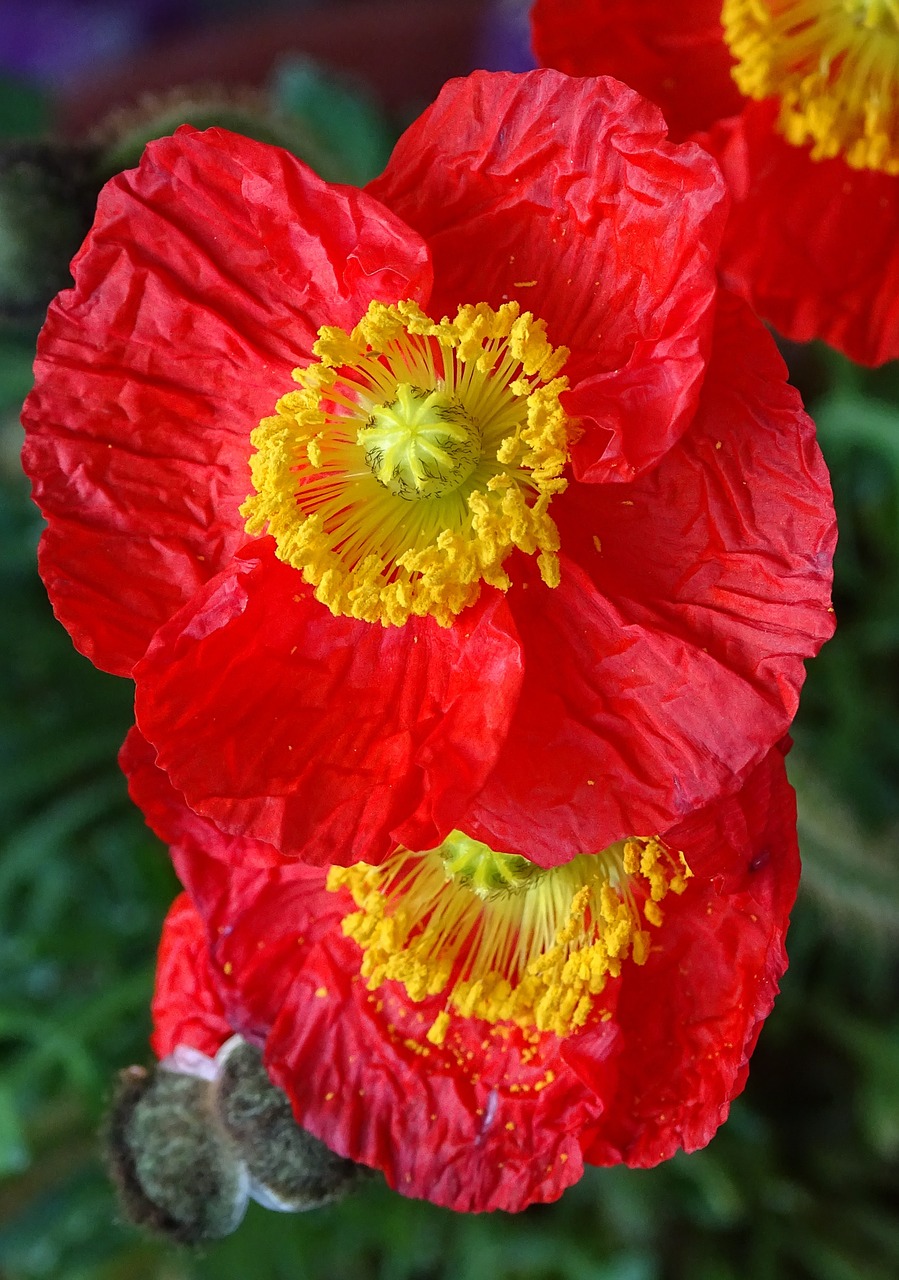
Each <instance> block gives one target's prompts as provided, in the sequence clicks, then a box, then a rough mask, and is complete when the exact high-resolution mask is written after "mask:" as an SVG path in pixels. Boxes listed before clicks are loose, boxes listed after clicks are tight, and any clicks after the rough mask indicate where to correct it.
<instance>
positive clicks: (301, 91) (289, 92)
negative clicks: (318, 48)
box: [272, 58, 395, 186]
mask: <svg viewBox="0 0 899 1280" xmlns="http://www.w3.org/2000/svg"><path fill="white" fill-rule="evenodd" d="M272 96H273V99H274V104H275V106H276V108H278V109H279V110H281V111H283V112H285V114H287V115H291V116H295V117H297V118H298V119H299V120H300V121H301V122H302V124H303V125H304V126H305V127H306V129H307V130H308V131H309V133H310V134H311V135H312V136H313V138H314V139H315V140H316V142H317V143H318V145H319V147H320V150H321V158H320V160H319V162H318V164H317V165H316V168H318V171H319V172H320V173H321V175H322V177H323V178H327V179H328V181H329V182H348V183H353V184H354V185H356V186H363V185H364V184H365V183H366V182H369V181H370V180H371V179H372V178H374V177H376V176H377V175H378V174H379V173H380V172H381V170H382V169H383V168H384V166H385V164H386V163H387V160H388V159H389V157H390V151H391V148H392V146H393V143H394V141H395V133H394V131H393V130H392V129H391V128H390V126H389V124H388V123H387V120H386V118H385V117H384V115H383V113H382V112H381V111H380V110H379V108H378V107H377V106H376V104H375V102H374V100H373V99H372V98H371V96H370V95H369V94H368V93H367V92H366V90H365V89H364V87H363V86H362V85H357V84H354V83H352V82H351V81H349V80H348V79H345V78H338V77H337V76H335V75H333V74H331V73H329V72H327V71H324V70H323V69H322V68H321V67H319V66H318V65H317V64H316V63H314V62H312V61H311V60H310V59H308V58H292V59H290V60H289V61H287V62H284V63H282V64H281V66H280V67H279V69H278V71H277V73H276V76H275V80H274V84H273V86H272Z"/></svg>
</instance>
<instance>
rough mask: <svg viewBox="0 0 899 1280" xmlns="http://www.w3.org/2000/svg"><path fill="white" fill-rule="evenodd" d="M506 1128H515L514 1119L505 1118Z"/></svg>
mask: <svg viewBox="0 0 899 1280" xmlns="http://www.w3.org/2000/svg"><path fill="white" fill-rule="evenodd" d="M506 1128H507V1129H514V1128H515V1121H514V1120H507V1121H506Z"/></svg>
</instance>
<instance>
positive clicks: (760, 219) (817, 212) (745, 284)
mask: <svg viewBox="0 0 899 1280" xmlns="http://www.w3.org/2000/svg"><path fill="white" fill-rule="evenodd" d="M776 111H777V108H776V104H774V103H760V104H755V103H750V104H749V105H748V106H747V108H746V110H745V111H744V112H743V114H742V115H741V116H740V117H739V118H738V119H736V120H729V121H725V122H723V123H722V124H721V125H719V126H718V127H717V128H716V129H714V130H713V131H712V132H711V133H710V134H709V135H708V136H706V137H704V138H703V139H702V141H703V144H704V145H705V146H707V147H708V148H709V149H710V150H711V151H712V152H713V154H714V155H715V156H716V158H717V159H718V161H719V163H720V164H721V167H722V169H723V171H724V175H725V177H726V178H727V181H728V184H729V186H730V188H731V190H732V193H733V197H734V203H733V211H732V214H731V219H730V222H729V224H728V228H727V234H726V237H725V243H724V248H723V261H722V270H723V274H724V278H725V280H726V282H727V283H728V284H729V285H730V286H731V288H733V289H735V290H736V291H737V292H738V293H740V294H742V295H743V296H744V297H746V298H747V299H748V300H749V301H750V302H751V303H752V305H753V306H754V307H755V309H756V310H757V311H758V312H759V314H760V315H762V316H764V318H765V319H766V320H769V321H770V322H771V323H772V324H773V325H774V326H775V327H776V328H777V329H779V330H780V332H781V333H783V334H785V335H786V337H788V338H793V339H795V340H796V341H799V342H805V341H807V340H808V339H810V338H823V339H824V341H825V342H829V343H830V344H831V345H832V346H834V347H837V348H838V349H839V350H840V351H843V352H844V353H845V354H846V355H847V356H849V357H850V358H851V359H852V360H857V361H859V362H860V363H862V364H869V365H875V364H882V363H883V362H884V361H885V360H892V359H895V358H897V357H899V177H896V176H890V175H889V174H885V173H874V172H872V171H870V170H866V171H864V170H858V169H850V168H849V166H848V165H847V164H845V163H844V162H843V161H842V160H838V159H837V160H820V161H815V160H812V159H811V158H810V153H809V151H808V149H807V148H805V147H794V146H791V145H790V144H789V143H787V142H785V141H784V139H783V138H782V137H781V136H780V135H779V134H778V133H777V132H776V130H775V117H776Z"/></svg>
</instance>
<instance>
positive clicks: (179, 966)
mask: <svg viewBox="0 0 899 1280" xmlns="http://www.w3.org/2000/svg"><path fill="white" fill-rule="evenodd" d="M216 977H217V975H216V974H215V972H214V971H213V968H212V965H211V963H210V959H209V948H208V946H207V941H206V927H205V924H204V922H203V920H202V918H201V917H200V915H199V914H198V912H197V909H196V907H195V906H194V905H193V903H192V902H191V900H190V898H189V897H188V896H187V894H186V893H182V894H181V895H180V896H179V897H177V898H176V899H175V901H174V902H173V903H172V906H171V908H170V909H169V913H168V915H167V916H166V918H165V924H164V925H163V927H162V940H161V942H160V944H159V955H158V957H157V961H156V989H155V991H154V994H153V1003H152V1014H153V1035H152V1036H151V1038H150V1044H151V1045H152V1048H153V1052H154V1053H155V1054H156V1056H157V1057H158V1058H166V1057H168V1055H169V1054H170V1053H173V1052H174V1051H175V1049H176V1048H177V1047H178V1046H179V1045H184V1046H186V1047H188V1048H191V1049H197V1050H198V1051H199V1052H200V1053H205V1054H206V1055H207V1056H209V1057H212V1055H213V1054H214V1053H215V1052H216V1051H217V1050H218V1048H219V1046H220V1045H222V1044H224V1042H225V1041H226V1040H227V1039H228V1037H229V1036H230V1035H231V1024H230V1023H229V1022H228V1020H227V1018H226V1016H225V1009H224V1006H223V1004H222V1001H221V997H220V996H219V992H218V987H217V983H216Z"/></svg>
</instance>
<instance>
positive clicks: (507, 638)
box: [135, 540, 521, 863]
mask: <svg viewBox="0 0 899 1280" xmlns="http://www.w3.org/2000/svg"><path fill="white" fill-rule="evenodd" d="M510 625H511V624H510V621H509V615H508V611H507V609H506V606H505V603H504V600H503V597H502V596H501V595H500V594H499V593H498V592H494V591H485V592H484V594H483V596H482V598H481V600H480V601H479V602H478V603H477V604H476V605H474V606H472V607H471V608H470V609H468V610H466V613H465V615H464V620H463V621H461V622H460V623H458V624H457V625H456V626H454V627H452V628H448V629H444V628H440V627H438V626H437V625H436V623H434V621H433V620H432V619H430V618H425V619H413V620H411V621H410V622H409V623H407V624H406V626H404V627H383V628H382V627H379V626H372V625H371V624H369V623H366V622H358V621H356V620H355V619H352V618H345V617H340V618H335V617H333V616H332V615H331V614H330V613H329V611H328V610H327V609H326V608H325V607H324V606H323V605H321V604H319V603H318V602H316V601H315V600H314V599H313V598H312V593H311V590H310V589H309V588H308V587H306V586H305V584H304V583H303V581H302V578H301V576H300V574H299V573H298V572H297V571H296V570H295V569H291V568H290V567H288V566H285V565H283V564H281V563H280V562H279V561H277V560H276V559H275V558H274V556H273V554H272V553H271V551H270V544H269V542H268V540H266V541H265V542H264V543H262V544H260V548H259V553H258V556H257V557H255V558H250V557H247V558H246V559H243V560H237V561H235V562H234V563H233V564H232V565H231V566H230V567H229V568H228V569H226V570H225V571H224V572H223V573H222V574H220V575H219V577H218V578H216V579H214V580H213V581H212V582H211V583H209V584H207V586H206V587H204V588H203V589H202V590H201V591H200V592H198V593H197V595H196V597H195V598H194V600H193V601H192V602H191V603H190V605H189V606H187V607H186V608H185V609H184V610H182V612H181V613H180V614H179V615H177V616H176V617H175V618H174V619H173V620H172V622H171V623H169V624H168V625H166V626H165V627H163V628H162V629H161V630H160V632H159V633H158V634H157V636H156V638H155V639H154V641H153V643H152V645H151V646H150V649H149V651H148V654H147V657H146V658H145V659H144V661H143V662H142V663H140V665H139V666H138V668H137V670H136V672H135V678H136V681H137V695H136V713H137V721H138V724H139V726H140V728H141V731H142V732H143V733H144V734H145V735H146V737H147V738H148V739H149V740H150V741H151V742H152V743H153V744H154V745H155V747H156V748H157V751H158V753H159V764H160V766H161V767H162V768H163V769H165V770H166V772H167V773H168V774H169V776H170V778H171V780H172V782H173V784H174V786H175V787H176V788H177V789H178V790H179V791H182V792H183V793H184V795H185V796H186V798H187V802H188V803H189V804H190V805H191V807H192V808H194V809H196V810H197V811H198V812H199V813H201V814H204V815H206V816H207V817H210V818H212V819H214V821H215V822H216V823H217V824H218V825H219V826H221V827H222V828H223V829H225V830H228V831H235V832H238V833H240V834H243V835H249V836H252V837H254V838H255V839H257V840H263V841H266V842H268V843H270V844H274V845H276V846H277V847H278V849H280V850H281V851H282V852H283V853H286V854H299V855H301V856H302V857H303V858H304V859H305V860H306V861H308V862H312V863H347V862H355V861H357V860H360V859H361V860H363V861H368V862H377V861H378V860H379V859H380V858H381V857H383V856H384V855H385V854H386V853H387V852H389V851H390V850H391V849H392V848H394V847H395V845H396V843H397V841H402V842H403V843H409V844H411V845H412V847H413V848H432V847H433V846H434V845H436V844H439V843H440V841H441V839H443V837H444V835H446V834H447V830H448V828H447V827H446V826H444V827H443V828H442V829H440V828H438V827H437V825H436V821H437V820H436V819H435V817H434V814H435V812H436V810H437V809H438V808H439V811H440V813H441V814H451V815H456V814H458V812H459V811H460V810H461V809H463V808H464V807H465V806H466V805H467V803H468V801H469V800H470V798H471V796H472V794H473V793H474V792H475V791H476V790H477V789H478V788H479V787H480V786H481V785H482V783H483V781H484V778H485V777H486V775H487V773H488V772H489V770H490V768H491V766H492V764H493V761H494V759H495V758H496V753H497V751H498V749H499V745H500V743H501V741H502V739H503V737H504V736H505V733H506V729H507V726H508V721H509V718H510V716H511V713H512V708H513V706H514V703H515V699H516V697H517V695H518V689H519V685H520V680H521V657H520V653H519V646H518V641H517V639H516V637H515V636H514V633H513V632H512V631H510V629H509V628H510ZM446 821H448V822H449V825H450V826H453V825H455V823H454V822H453V820H452V817H448V818H446Z"/></svg>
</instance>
